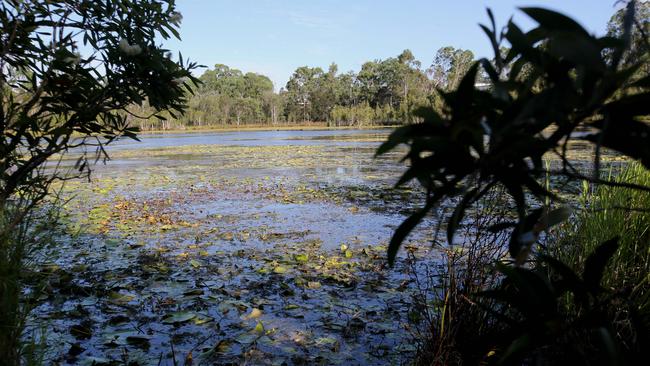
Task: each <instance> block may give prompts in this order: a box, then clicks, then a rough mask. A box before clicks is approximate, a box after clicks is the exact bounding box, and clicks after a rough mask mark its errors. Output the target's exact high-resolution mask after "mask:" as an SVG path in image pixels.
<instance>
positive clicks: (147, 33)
mask: <svg viewBox="0 0 650 366" xmlns="http://www.w3.org/2000/svg"><path fill="white" fill-rule="evenodd" d="M181 19H182V17H181V15H180V14H179V13H178V12H176V11H175V4H174V1H173V0H168V1H162V2H161V1H140V2H138V4H137V6H135V5H134V4H131V2H128V1H114V0H105V1H85V0H82V1H77V0H75V1H72V0H68V1H46V2H43V1H18V0H10V1H3V2H2V4H1V5H0V28H1V29H2V32H0V101H1V104H0V106H1V107H0V133H1V134H2V135H1V137H0V218H1V220H2V226H1V227H0V239H1V240H0V256H1V258H0V261H1V262H2V264H3V269H2V271H3V272H2V273H1V276H0V299H12V300H11V302H6V303H5V302H3V305H4V308H3V309H2V313H3V318H2V319H1V320H2V323H1V324H0V328H2V332H0V339H1V340H0V346H1V347H0V353H1V354H0V358H1V359H3V362H6V364H10V365H11V364H17V363H19V362H20V359H19V355H18V353H17V349H16V348H15V346H16V340H17V339H19V335H20V331H21V330H22V329H21V323H20V322H19V321H17V319H19V318H20V317H21V316H24V315H25V314H24V313H23V310H24V309H21V308H20V306H19V303H18V301H19V295H20V283H19V282H18V281H19V277H18V276H19V275H20V273H21V270H22V269H23V265H24V264H23V259H24V255H25V254H26V251H28V250H29V246H30V245H33V244H34V243H33V242H32V241H30V236H29V235H27V234H26V233H27V232H28V231H30V230H32V229H33V228H31V227H28V228H25V227H24V225H26V223H29V222H30V219H31V216H32V215H34V212H35V211H34V207H35V206H36V205H37V204H38V203H39V202H41V201H42V200H43V199H44V198H45V197H46V196H47V195H48V193H49V192H50V187H51V184H52V183H53V182H54V181H57V180H65V179H68V178H70V177H75V176H79V175H86V174H89V173H90V164H91V163H92V160H95V161H97V160H98V159H100V158H108V156H107V155H106V152H105V150H104V146H105V145H106V144H108V143H111V142H113V141H115V140H116V139H117V138H119V137H122V136H125V137H130V138H136V133H137V129H136V128H132V127H129V125H128V122H129V118H128V116H129V114H130V113H132V112H131V111H130V110H129V108H130V107H131V106H133V105H142V104H143V103H145V102H146V103H147V104H148V105H149V106H151V108H152V116H153V117H158V118H163V117H162V115H161V111H168V112H169V114H170V115H171V116H175V115H176V114H179V113H182V112H183V111H184V109H185V104H186V102H187V93H188V92H191V88H190V84H191V83H196V82H198V80H197V79H196V78H194V77H193V76H192V74H191V71H192V70H193V69H194V68H195V67H196V65H195V64H193V63H189V62H184V61H183V60H182V57H181V56H180V55H179V59H180V60H179V61H174V60H172V58H171V54H170V53H169V52H168V51H167V50H165V49H162V48H161V47H160V46H157V45H156V44H155V42H156V38H157V37H159V36H161V37H162V38H169V37H171V36H174V37H178V30H177V28H178V26H179V24H180V22H181ZM68 153H75V154H79V155H80V157H79V159H78V160H77V164H76V166H75V168H76V170H75V171H64V170H63V169H58V166H57V165H54V166H52V167H50V168H49V169H48V167H47V164H48V163H49V162H52V161H55V159H57V158H58V157H61V156H62V155H64V154H68ZM21 230H22V232H23V234H21V235H17V234H16V233H17V232H21ZM5 270H7V271H8V272H6V271H5ZM5 315H6V316H7V317H4V316H5ZM12 319H13V320H12Z"/></svg>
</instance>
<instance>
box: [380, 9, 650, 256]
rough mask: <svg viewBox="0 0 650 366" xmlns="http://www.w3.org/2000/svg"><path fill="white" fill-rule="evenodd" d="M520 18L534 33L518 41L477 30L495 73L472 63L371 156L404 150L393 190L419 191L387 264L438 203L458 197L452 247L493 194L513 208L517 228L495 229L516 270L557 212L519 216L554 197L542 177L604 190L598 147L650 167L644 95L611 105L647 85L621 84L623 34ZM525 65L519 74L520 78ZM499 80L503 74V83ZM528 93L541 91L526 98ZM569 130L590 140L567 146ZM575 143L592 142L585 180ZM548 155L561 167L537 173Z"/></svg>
mask: <svg viewBox="0 0 650 366" xmlns="http://www.w3.org/2000/svg"><path fill="white" fill-rule="evenodd" d="M630 9H632V8H630ZM522 10H523V11H524V12H525V13H526V14H527V15H529V16H530V17H531V18H532V19H533V20H535V21H537V22H538V26H537V27H536V28H534V29H533V30H531V31H529V32H527V33H523V32H522V31H521V29H520V28H519V27H518V26H517V25H515V24H514V23H512V22H510V23H509V24H508V26H507V29H506V30H505V31H504V32H503V34H504V35H503V39H502V38H501V36H500V35H499V33H498V32H497V30H496V28H495V26H494V23H493V25H492V30H490V29H488V28H487V27H485V26H483V29H484V30H485V31H486V33H487V34H488V36H489V38H490V41H491V42H492V44H493V46H494V50H495V64H492V63H491V62H489V61H488V60H486V59H482V60H480V61H479V62H478V63H475V64H474V65H473V66H472V67H471V68H470V69H469V71H468V72H467V74H466V75H465V76H464V77H463V78H462V81H461V82H460V84H459V86H458V88H457V89H456V90H454V91H452V92H444V91H443V92H442V95H443V98H444V99H445V102H446V105H447V106H448V107H447V110H445V111H444V113H443V114H441V113H439V112H438V111H436V110H434V109H433V108H422V109H420V110H419V111H418V115H419V116H421V117H422V118H423V119H424V122H423V123H419V124H414V125H409V126H404V127H401V128H398V129H397V130H395V131H394V132H393V133H392V134H391V136H390V137H389V138H388V140H387V141H386V142H384V143H383V144H382V146H380V148H379V149H378V151H377V154H378V155H381V154H384V153H386V152H388V151H390V150H392V149H393V148H395V147H396V146H398V145H399V144H402V143H404V144H407V145H408V146H409V147H410V150H409V152H408V154H407V155H406V157H405V159H407V160H409V161H410V164H411V165H410V167H409V169H408V170H407V171H406V173H405V174H404V175H403V176H402V178H401V179H400V180H399V182H398V184H397V185H402V184H404V183H407V182H408V181H411V180H413V179H417V180H418V181H419V182H420V183H421V184H422V185H423V187H424V188H425V189H426V190H427V192H428V193H427V199H426V204H425V206H424V207H423V208H422V209H421V210H419V211H417V212H416V213H414V214H413V215H412V216H411V217H409V218H408V219H407V220H406V221H405V222H404V223H403V224H402V225H401V226H400V227H399V228H398V229H397V231H396V233H395V235H394V236H393V238H392V240H391V245H390V250H389V260H390V261H391V262H392V261H393V260H394V258H395V254H396V253H397V249H398V248H399V246H400V244H401V242H402V241H403V240H404V238H405V237H406V236H407V235H408V233H409V232H410V231H411V230H412V229H413V228H414V227H415V226H416V225H417V224H418V223H419V222H420V221H421V220H422V218H423V217H424V216H425V215H426V214H427V213H428V212H429V211H430V210H432V209H433V207H435V206H436V205H437V204H438V203H439V202H440V201H441V200H442V199H443V198H445V197H447V196H453V195H462V200H461V201H460V203H459V204H458V206H457V209H456V211H455V212H454V213H453V214H452V215H450V216H449V217H448V228H447V231H448V240H449V241H450V242H452V241H453V236H454V231H455V229H456V227H457V225H458V223H459V222H461V221H462V219H463V215H464V212H465V210H466V209H467V207H469V206H471V205H472V204H473V203H475V202H476V201H477V200H478V199H479V198H481V197H483V196H485V195H486V194H488V193H489V192H490V191H491V190H493V189H494V188H495V187H497V186H502V187H504V188H505V190H506V191H507V192H508V194H509V195H510V197H511V198H512V200H513V201H514V203H515V206H516V213H517V216H518V221H517V222H508V223H503V224H502V225H501V226H500V227H499V228H500V229H504V228H509V227H514V232H513V235H512V240H511V241H510V253H511V255H512V257H513V258H515V259H516V260H517V261H518V262H519V263H521V262H523V261H524V260H525V259H526V256H527V253H528V252H529V251H530V249H531V246H532V244H533V243H534V242H535V241H536V239H537V236H538V234H539V233H540V231H542V230H543V229H544V228H545V227H547V226H549V225H548V224H549V222H552V221H557V220H558V219H559V218H561V217H562V216H565V212H563V211H548V210H540V209H537V210H533V211H530V210H529V209H528V206H529V204H528V203H529V201H530V199H529V198H527V195H530V196H532V197H534V198H536V199H538V200H543V199H544V198H545V197H554V194H553V193H552V192H550V191H548V190H547V189H546V188H545V187H543V186H542V185H540V183H538V181H537V178H538V177H540V176H541V174H546V173H553V174H557V175H560V176H563V177H568V178H580V179H589V180H592V181H595V182H603V181H602V180H601V179H600V177H599V158H600V148H601V147H606V148H610V149H613V150H616V151H618V152H619V153H622V154H625V155H627V156H629V157H631V158H633V159H638V160H640V161H641V163H642V164H644V165H645V166H646V167H650V150H648V146H649V145H648V144H647V143H646V142H647V141H646V139H647V136H648V134H650V127H649V126H648V125H647V124H645V123H643V122H641V121H639V120H638V119H639V118H640V116H645V115H647V114H648V113H649V112H650V111H649V109H648V105H647V103H646V102H645V101H646V100H647V99H648V98H649V97H650V94H648V92H647V91H643V92H640V93H637V94H634V95H624V96H620V97H618V98H613V96H614V95H615V94H616V93H617V92H618V91H620V90H625V89H627V88H631V87H647V86H649V85H648V83H649V82H650V79H648V78H647V77H646V78H643V79H641V80H638V81H636V82H633V83H630V78H631V76H632V75H633V74H634V73H635V72H636V71H637V69H638V68H639V67H640V66H641V64H639V63H637V64H634V65H631V66H621V65H620V55H622V54H623V53H624V52H625V50H626V44H627V41H626V38H625V37H628V36H629V32H626V33H625V37H624V38H611V37H604V38H597V37H595V36H592V35H590V34H589V33H588V32H587V31H586V30H584V29H583V28H582V27H581V26H580V25H578V24H577V23H575V22H574V21H573V20H572V19H570V18H568V17H566V16H564V15H561V14H559V13H555V12H552V11H549V10H545V9H539V8H524V9H522ZM489 14H490V17H491V19H492V16H491V13H489ZM504 40H507V41H508V42H509V43H510V44H511V46H512V48H511V49H510V50H509V52H508V54H507V55H506V56H505V58H503V57H502V56H501V53H500V48H499V45H500V44H501V42H502V41H504ZM603 51H610V53H611V55H612V57H611V58H609V59H608V58H607V57H606V56H605V53H604V52H603ZM479 65H480V66H482V67H483V68H484V70H485V71H486V72H487V73H488V75H489V76H490V81H491V83H492V88H491V90H489V91H484V90H480V89H478V88H477V87H476V86H475V78H476V75H477V72H478V68H479ZM524 65H526V66H527V68H528V71H527V73H526V75H525V76H523V77H522V75H521V72H522V70H523V69H524ZM504 72H506V73H507V75H506V76H505V77H502V76H501V75H502V74H503V73H504ZM535 84H538V85H541V86H542V87H541V89H540V90H535V89H531V86H533V85H535ZM549 105H553V106H554V107H553V108H548V106H549ZM577 129H589V130H590V131H593V132H592V133H588V134H587V135H586V136H584V137H575V135H573V134H572V133H573V132H575V131H576V130H577ZM576 139H582V140H586V141H590V142H592V143H593V146H594V149H595V151H596V153H595V174H594V176H593V177H586V176H584V175H583V174H582V173H581V172H580V171H579V170H578V169H577V168H576V167H574V166H573V165H572V164H571V163H570V161H569V160H568V158H567V150H566V148H567V145H568V144H569V143H570V141H572V140H576ZM547 153H552V154H555V155H557V156H558V157H559V158H560V159H561V160H562V167H561V169H560V170H558V171H552V172H547V171H546V169H545V167H544V166H543V163H542V157H543V156H544V155H545V154H547ZM544 222H546V224H545V225H544V224H543V223H544ZM540 223H541V224H540Z"/></svg>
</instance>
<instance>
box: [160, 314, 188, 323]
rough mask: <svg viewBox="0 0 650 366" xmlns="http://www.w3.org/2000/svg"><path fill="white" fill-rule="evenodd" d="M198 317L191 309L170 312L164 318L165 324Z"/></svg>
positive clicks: (183, 321) (182, 321)
mask: <svg viewBox="0 0 650 366" xmlns="http://www.w3.org/2000/svg"><path fill="white" fill-rule="evenodd" d="M195 317H196V314H195V313H193V312H189V311H181V312H177V313H170V314H167V315H166V316H165V318H164V319H163V320H162V323H163V324H181V323H185V322H188V321H190V320H192V319H194V318H195Z"/></svg>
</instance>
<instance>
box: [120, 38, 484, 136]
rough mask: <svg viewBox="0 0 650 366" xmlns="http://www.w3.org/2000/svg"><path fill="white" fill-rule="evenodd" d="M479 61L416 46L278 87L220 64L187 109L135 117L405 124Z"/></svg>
mask: <svg viewBox="0 0 650 366" xmlns="http://www.w3.org/2000/svg"><path fill="white" fill-rule="evenodd" d="M474 61H475V59H474V54H473V53H472V52H471V51H469V50H463V49H457V48H454V47H444V48H441V49H439V50H438V51H437V53H436V55H435V57H434V58H433V61H432V63H431V64H430V65H429V66H427V67H423V66H422V63H421V62H420V61H418V60H416V59H415V57H414V56H413V53H412V52H411V51H410V50H404V51H403V52H402V53H400V54H399V55H398V56H396V57H389V58H387V59H383V60H381V59H380V60H374V61H368V62H366V63H364V64H363V65H362V67H361V70H360V71H359V72H358V73H357V72H353V71H349V72H346V73H341V72H339V68H338V65H337V64H336V63H332V64H331V65H330V66H329V67H328V69H327V70H323V69H322V68H320V67H309V66H302V67H299V68H297V69H296V70H295V71H294V73H293V75H292V76H291V78H290V79H289V81H288V82H287V84H286V86H284V87H282V88H280V90H279V91H277V92H276V91H274V86H273V82H272V81H271V79H270V78H269V77H268V76H266V75H262V74H258V73H254V72H248V73H244V72H242V71H241V70H238V69H235V68H231V67H229V66H227V65H223V64H216V65H214V67H213V68H209V69H207V70H206V71H205V72H204V73H203V74H202V75H201V76H200V77H199V79H200V80H201V82H202V84H200V85H199V86H196V87H193V92H194V93H193V95H192V96H191V97H190V98H189V103H188V109H187V110H186V112H185V113H184V114H183V115H168V116H167V117H168V118H166V119H164V120H163V119H160V118H147V116H148V115H149V114H150V113H148V111H149V107H148V106H147V105H144V106H134V107H133V108H132V109H131V112H132V114H131V115H130V116H129V118H130V120H131V124H132V125H134V126H138V127H140V129H142V130H166V129H184V128H210V127H225V126H231V127H239V126H242V125H271V126H277V125H281V124H293V125H299V124H307V123H312V122H320V123H327V125H328V126H358V127H361V126H368V125H379V124H392V125H394V124H403V123H410V122H413V121H414V120H415V118H416V117H415V116H414V114H413V111H414V110H415V109H417V108H418V107H422V106H439V105H440V103H441V99H440V96H439V94H438V93H437V90H443V91H448V90H452V89H453V88H455V87H456V86H457V84H458V82H459V81H460V77H461V76H462V75H464V74H465V73H466V72H467V70H468V69H469V68H470V67H471V65H472V63H473V62H474Z"/></svg>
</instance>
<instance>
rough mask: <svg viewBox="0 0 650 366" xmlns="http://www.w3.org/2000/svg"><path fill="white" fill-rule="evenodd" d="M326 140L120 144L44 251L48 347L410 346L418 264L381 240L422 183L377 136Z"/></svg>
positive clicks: (282, 358) (275, 358)
mask: <svg viewBox="0 0 650 366" xmlns="http://www.w3.org/2000/svg"><path fill="white" fill-rule="evenodd" d="M319 143H323V145H309V146H299V147H296V146H264V145H256V146H219V145H199V146H196V145H193V146H179V147H167V148H154V149H145V150H143V149H137V148H136V149H134V150H119V151H116V152H115V153H113V154H112V157H113V158H114V162H113V163H112V164H110V165H109V166H106V167H103V166H102V167H98V168H97V171H96V172H95V174H94V178H93V180H92V181H91V182H90V183H88V182H71V184H69V185H67V186H66V187H65V188H64V195H68V196H70V197H73V199H72V200H71V201H69V203H68V204H67V205H66V207H65V210H64V211H65V212H64V213H65V215H64V218H63V219H62V223H63V224H64V225H63V226H64V231H65V233H67V234H66V235H63V236H61V238H60V239H59V240H58V241H59V242H58V244H57V245H56V246H53V247H50V248H47V249H46V250H44V251H43V252H42V253H39V254H38V255H39V256H40V257H41V258H47V262H48V263H49V264H47V265H46V266H43V267H42V268H41V271H40V274H42V277H40V278H44V279H45V280H44V282H45V284H44V286H43V288H44V291H42V292H41V293H40V295H39V298H38V303H37V306H36V308H35V311H34V312H33V319H31V320H30V324H31V325H33V326H38V325H40V324H47V325H48V329H49V331H48V333H47V335H46V336H47V339H46V341H47V344H48V355H47V356H48V360H50V361H51V362H53V363H56V362H69V363H79V364H92V363H93V362H94V363H95V364H97V365H100V364H116V363H123V362H124V360H127V361H128V362H135V363H137V364H142V365H149V364H152V365H153V364H155V365H157V364H158V362H159V361H160V360H161V359H162V360H163V361H165V362H168V363H169V362H171V363H173V361H174V360H176V361H177V362H180V363H182V362H183V361H186V362H187V360H193V362H195V363H198V364H203V363H209V364H212V363H214V364H230V363H242V362H249V363H250V364H272V365H274V364H278V365H280V364H290V365H291V364H305V363H307V364H337V363H338V364H385V363H391V362H395V363H397V362H400V361H402V360H406V359H408V358H409V357H411V356H412V352H413V349H411V348H409V347H403V346H399V345H402V344H403V343H404V342H405V340H407V339H408V338H407V337H408V332H407V331H406V328H405V326H406V325H407V323H408V306H409V304H410V303H411V301H410V297H411V296H412V294H413V288H412V284H409V278H410V277H409V271H410V269H411V266H408V265H406V263H404V262H403V261H402V262H400V263H398V265H397V266H396V267H395V268H393V269H390V268H388V267H387V265H386V260H385V252H386V244H387V241H388V239H389V238H390V235H391V234H392V231H393V230H394V228H395V227H396V226H397V225H398V224H399V223H400V222H401V220H402V218H403V216H402V215H401V212H402V211H404V210H408V207H403V205H402V204H399V203H398V201H399V200H401V199H402V198H403V197H404V196H405V195H409V194H417V192H413V191H411V190H399V191H392V190H390V189H389V188H390V186H391V184H392V183H393V182H394V177H395V175H396V174H397V173H398V168H396V166H397V165H395V164H396V163H395V162H394V161H393V160H391V159H382V160H381V161H375V160H374V159H373V153H374V146H375V145H374V143H373V144H371V145H363V146H361V147H355V148H354V149H350V144H352V145H354V144H355V141H354V139H351V138H349V137H348V138H347V139H346V141H345V144H343V145H340V144H335V145H332V144H330V142H329V141H325V142H322V141H321V142H319ZM142 159H145V161H146V163H144V164H143V163H142ZM391 202H392V203H394V204H390V203H391ZM429 235H430V233H426V232H419V233H418V234H417V235H415V236H414V238H413V240H414V241H421V242H426V241H428V239H427V238H428V237H429ZM419 247H420V248H424V249H420V250H419V251H417V254H418V255H427V251H428V250H427V249H426V248H428V246H427V245H421V246H419ZM42 282H43V281H37V280H34V288H36V287H37V286H42V285H43V283H42ZM398 346H399V347H398ZM389 351H390V352H389Z"/></svg>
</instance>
